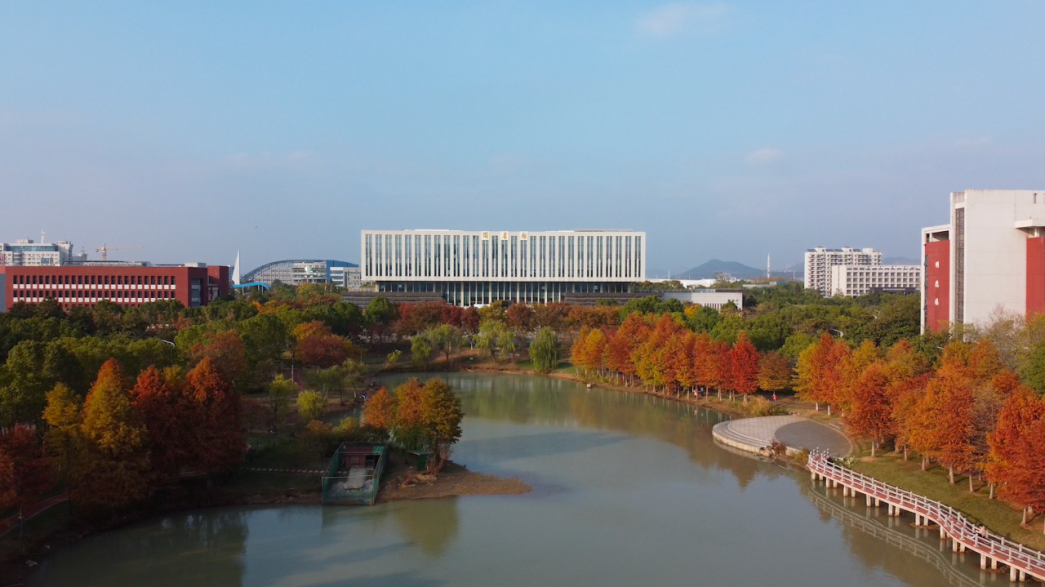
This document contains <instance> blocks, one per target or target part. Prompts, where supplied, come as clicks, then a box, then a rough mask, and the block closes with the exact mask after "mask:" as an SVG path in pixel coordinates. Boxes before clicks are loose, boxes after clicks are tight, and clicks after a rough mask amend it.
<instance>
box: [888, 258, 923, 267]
mask: <svg viewBox="0 0 1045 587" xmlns="http://www.w3.org/2000/svg"><path fill="white" fill-rule="evenodd" d="M921 263H922V262H921V261H919V260H918V259H912V258H910V257H883V258H882V264H884V265H920V264H921Z"/></svg>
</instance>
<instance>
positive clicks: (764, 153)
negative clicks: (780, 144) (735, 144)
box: [744, 149, 784, 167]
mask: <svg viewBox="0 0 1045 587" xmlns="http://www.w3.org/2000/svg"><path fill="white" fill-rule="evenodd" d="M783 158H784V152H783V151H781V150H780V149H759V150H757V151H752V152H750V153H748V154H747V157H745V158H744V160H745V161H746V162H747V164H748V165H750V166H752V167H758V166H761V165H769V164H770V163H776V162H777V161H780V160H781V159H783Z"/></svg>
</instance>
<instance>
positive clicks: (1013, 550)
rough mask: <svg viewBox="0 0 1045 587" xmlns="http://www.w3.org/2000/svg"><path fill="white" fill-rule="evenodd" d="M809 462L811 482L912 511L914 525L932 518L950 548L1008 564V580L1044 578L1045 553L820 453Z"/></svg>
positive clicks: (895, 511) (984, 562)
mask: <svg viewBox="0 0 1045 587" xmlns="http://www.w3.org/2000/svg"><path fill="white" fill-rule="evenodd" d="M808 465H809V470H810V472H811V474H812V476H813V481H814V482H816V481H817V480H819V479H823V480H824V481H825V482H826V483H827V484H828V485H829V486H834V487H838V486H839V485H841V486H842V495H844V496H850V495H851V496H853V497H855V496H856V494H857V493H863V494H864V496H865V498H866V501H867V505H868V507H870V506H871V505H872V504H874V505H875V506H877V505H880V504H881V502H885V504H886V505H887V506H888V509H889V515H891V516H900V515H901V514H902V513H903V512H905V511H907V512H911V513H913V514H914V523H915V524H916V525H919V526H924V525H928V524H927V523H926V522H935V523H936V524H938V525H939V527H940V539H941V540H946V539H950V540H951V551H952V552H965V551H966V550H967V549H968V550H971V551H973V552H976V553H978V554H979V555H980V568H981V569H986V568H987V566H988V565H990V567H991V568H992V569H997V568H998V564H999V563H1001V564H1003V565H1006V566H1008V567H1009V580H1010V581H1011V582H1014V583H1015V582H1016V581H1020V582H1025V581H1026V580H1027V578H1028V577H1033V578H1036V579H1037V580H1038V581H1045V553H1042V552H1038V551H1037V550H1034V549H1032V548H1028V547H1026V546H1024V545H1022V544H1019V543H1016V542H1012V541H1010V540H1008V539H1007V538H1005V537H1003V536H999V535H997V534H994V533H992V532H990V531H988V530H987V529H986V528H984V527H983V526H977V525H975V524H973V523H972V522H970V521H969V520H968V519H967V518H966V517H965V516H963V515H962V514H961V512H959V511H958V510H956V509H954V508H952V507H950V506H948V505H944V504H942V503H940V502H938V501H935V500H932V499H929V498H927V497H922V496H921V495H918V494H917V493H913V492H911V491H907V490H905V489H900V488H899V487H896V486H895V485H889V484H888V483H883V482H881V481H878V480H877V479H875V478H873V477H868V476H867V475H863V474H861V473H857V472H856V471H853V470H850V469H846V468H845V467H842V466H839V465H838V464H836V463H834V462H832V461H831V459H829V458H827V457H826V456H825V455H823V454H818V453H813V454H811V455H809V463H808Z"/></svg>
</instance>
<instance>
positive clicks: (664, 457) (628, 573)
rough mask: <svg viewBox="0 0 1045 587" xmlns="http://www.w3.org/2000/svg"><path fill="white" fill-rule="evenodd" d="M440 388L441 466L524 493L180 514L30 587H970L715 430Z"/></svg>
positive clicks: (534, 388) (530, 397)
mask: <svg viewBox="0 0 1045 587" xmlns="http://www.w3.org/2000/svg"><path fill="white" fill-rule="evenodd" d="M443 377H445V378H446V379H448V380H449V382H450V383H451V385H453V387H454V388H455V389H456V390H457V391H458V393H459V394H460V396H461V399H462V403H463V404H464V410H465V414H466V417H465V421H464V436H463V438H462V440H461V442H460V443H459V445H458V446H457V448H456V450H455V455H454V460H456V461H457V462H461V463H464V464H466V465H467V466H468V467H469V468H471V469H473V470H480V471H484V472H490V473H495V474H498V475H518V476H520V477H522V478H523V479H524V480H526V481H527V482H528V483H530V484H531V485H533V486H534V491H533V492H532V493H530V494H527V495H522V496H473V497H462V498H456V499H441V500H429V501H417V502H398V503H392V504H385V505H379V506H375V507H369V508H368V507H341V508H339V507H326V508H324V507H321V506H287V507H271V506H266V507H239V508H226V509H218V510H202V511H194V512H187V513H182V514H177V515H171V516H167V517H164V518H162V519H158V520H153V521H149V522H146V523H142V524H139V525H136V526H133V527H129V528H125V529H122V530H118V531H114V532H109V533H105V534H101V535H98V536H94V537H91V538H88V539H85V540H83V541H81V542H80V543H78V544H75V545H73V546H71V547H69V548H66V549H63V550H62V551H60V552H58V553H56V554H55V555H53V556H52V557H50V558H49V559H47V560H45V561H44V562H43V564H42V565H41V568H40V570H39V572H38V573H37V574H36V575H34V577H33V580H32V582H31V583H30V584H31V585H33V586H36V587H50V586H64V585H76V586H80V587H90V586H103V585H104V586H110V585H133V586H145V587H159V586H175V585H177V586H185V585H188V586H191V587H202V586H208V585H220V586H235V585H245V586H258V585H266V586H267V585H273V586H288V587H289V586H315V587H320V586H324V587H325V586H334V585H362V586H370V585H375V586H376V585H403V586H437V585H477V586H478V585H495V586H513V585H598V586H609V585H795V586H799V585H857V584H859V585H918V586H932V585H948V584H958V585H976V584H979V580H980V577H979V570H978V567H977V565H976V560H975V557H972V556H970V557H969V558H968V560H962V559H959V558H956V557H957V555H954V557H952V555H951V553H950V552H949V551H948V552H941V550H942V549H941V547H940V542H939V539H938V538H937V537H932V536H922V537H918V536H916V534H915V531H914V530H913V529H912V528H910V527H909V526H908V525H907V524H906V522H905V523H904V524H896V523H895V521H893V520H891V519H890V518H887V517H886V516H884V515H882V514H876V513H874V512H873V511H872V510H869V509H867V508H865V507H864V506H863V503H862V502H860V503H859V504H857V505H852V504H853V502H852V500H849V505H848V507H847V504H846V502H844V501H843V499H842V498H841V497H840V495H831V490H825V489H824V488H822V487H820V488H815V487H812V486H811V485H810V484H809V481H808V477H807V476H806V475H805V474H801V473H798V472H792V471H788V470H785V469H783V468H781V467H779V466H778V465H775V464H772V463H764V462H760V461H757V460H755V459H752V458H748V457H746V456H741V455H737V454H734V453H732V452H730V451H728V450H726V449H724V448H721V447H719V446H717V445H715V444H714V443H713V441H712V439H711V426H712V425H713V424H714V423H715V422H717V421H719V419H720V418H721V416H719V415H718V414H716V413H714V412H706V411H703V410H697V411H694V409H693V408H692V407H689V406H684V405H679V404H676V403H673V402H667V401H663V400H658V399H654V398H649V397H646V396H642V395H635V394H624V393H616V392H610V391H604V390H599V389H594V390H588V389H585V388H584V387H583V386H580V385H578V384H575V383H573V382H569V381H561V380H554V379H545V378H536V377H524V376H514V375H489V374H468V373H464V374H452V375H449V376H446V375H443ZM402 379H403V378H396V379H394V380H391V379H390V380H389V384H391V385H394V384H395V383H396V382H397V381H400V380H402ZM836 491H837V490H836Z"/></svg>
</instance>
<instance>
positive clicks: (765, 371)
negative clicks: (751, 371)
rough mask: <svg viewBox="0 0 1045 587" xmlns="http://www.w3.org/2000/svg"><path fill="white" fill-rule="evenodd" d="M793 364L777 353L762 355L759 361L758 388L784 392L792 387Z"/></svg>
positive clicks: (770, 352)
mask: <svg viewBox="0 0 1045 587" xmlns="http://www.w3.org/2000/svg"><path fill="white" fill-rule="evenodd" d="M791 377H792V371H791V364H790V363H788V362H787V357H785V356H784V355H781V354H780V353H778V352H776V351H769V352H766V353H763V354H762V357H761V358H759V360H758V386H759V387H760V388H762V389H764V390H766V391H771V392H774V393H775V392H778V391H783V390H785V389H787V388H788V386H789V385H791Z"/></svg>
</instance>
